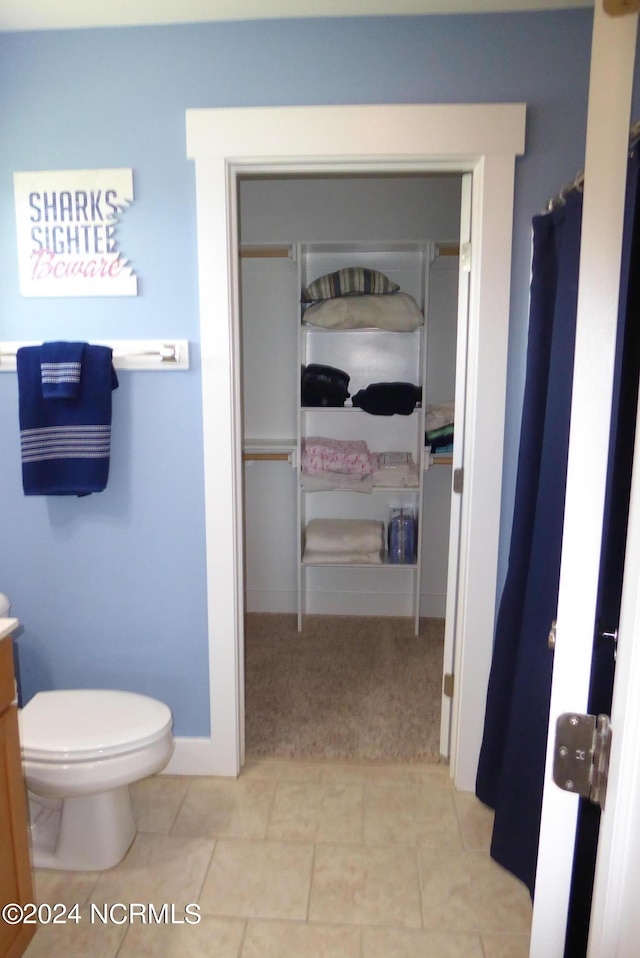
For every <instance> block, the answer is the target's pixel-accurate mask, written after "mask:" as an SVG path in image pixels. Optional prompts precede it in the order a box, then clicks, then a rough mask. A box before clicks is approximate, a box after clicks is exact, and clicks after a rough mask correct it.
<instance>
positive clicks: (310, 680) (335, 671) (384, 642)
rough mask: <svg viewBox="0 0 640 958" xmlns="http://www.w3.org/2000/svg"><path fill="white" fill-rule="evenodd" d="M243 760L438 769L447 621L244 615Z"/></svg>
mask: <svg viewBox="0 0 640 958" xmlns="http://www.w3.org/2000/svg"><path fill="white" fill-rule="evenodd" d="M245 636H246V638H245V677H246V678H245V712H246V753H247V757H249V758H251V757H259V756H260V757H265V756H269V757H274V758H275V757H280V758H282V757H287V758H300V759H304V758H315V759H317V758H326V759H352V760H360V761H363V760H366V761H372V760H373V761H388V762H438V761H439V734H440V689H441V685H442V653H443V638H444V621H443V620H442V619H423V620H422V621H421V627H420V635H418V636H416V635H414V634H413V621H412V620H410V619H395V618H363V617H355V616H321V615H316V616H307V617H306V619H305V625H304V629H303V631H302V632H301V633H299V632H298V631H297V629H296V617H295V616H294V615H278V614H272V613H268V614H262V613H250V614H249V615H247V618H246V630H245Z"/></svg>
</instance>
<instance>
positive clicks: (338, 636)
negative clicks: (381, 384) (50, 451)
mask: <svg viewBox="0 0 640 958" xmlns="http://www.w3.org/2000/svg"><path fill="white" fill-rule="evenodd" d="M462 179H463V178H462V176H461V175H460V174H445V173H424V174H409V173H406V174H394V175H383V176H380V175H378V174H375V173H369V174H365V173H360V174H349V175H347V174H343V175H338V176H332V175H330V174H325V175H322V176H303V175H295V176H279V175H275V176H260V175H257V176H240V177H239V178H238V199H239V203H238V213H239V228H238V232H239V237H240V249H239V276H240V291H241V316H240V330H241V353H242V369H241V379H242V388H241V393H242V405H243V416H242V418H243V459H244V542H245V569H244V573H245V579H244V592H245V602H246V607H245V611H246V617H245V623H244V624H245V646H244V652H245V718H246V747H247V754H248V755H249V756H250V757H257V756H258V755H261V756H264V755H268V756H271V757H285V756H286V757H292V756H293V757H299V758H310V757H321V758H327V757H333V758H341V759H343V758H346V759H348V758H356V759H365V760H366V759H376V760H387V761H391V760H408V761H416V760H422V761H438V760H439V759H440V756H441V754H442V755H444V756H445V757H448V748H449V723H448V711H449V703H448V701H446V702H445V703H444V708H445V723H444V725H445V728H444V729H443V734H442V735H441V734H440V726H441V711H442V709H443V704H442V687H443V661H444V633H445V616H446V614H447V609H448V610H449V614H450V615H453V614H454V610H455V603H454V601H452V599H451V597H450V599H449V601H448V602H447V578H448V576H449V579H450V580H452V581H450V587H451V588H453V590H454V592H455V588H456V578H457V545H458V541H459V525H460V511H459V509H457V510H456V512H455V516H454V517H451V498H452V491H451V489H452V471H453V459H454V456H453V430H452V428H450V427H451V424H452V422H453V418H452V410H453V406H454V397H455V395H456V363H458V364H459V365H460V367H461V370H462V380H463V381H462V383H461V384H458V385H459V395H458V406H459V408H460V409H461V415H460V417H459V420H458V423H457V426H456V433H457V434H458V441H459V443H460V446H461V444H462V437H463V435H464V430H463V421H462V416H463V414H464V372H465V358H466V357H465V347H466V319H467V316H466V303H465V309H464V311H463V313H462V314H461V315H460V316H459V314H458V289H459V285H460V282H459V244H460V226H461V199H462ZM309 244H311V245H312V247H313V249H314V250H315V251H316V252H315V256H316V257H319V258H318V261H317V263H315V262H314V265H315V268H316V272H317V271H318V270H321V271H322V270H326V269H330V268H332V267H333V266H336V267H340V266H341V265H344V266H354V265H356V264H363V265H364V266H365V267H373V266H374V265H375V266H376V267H377V268H378V269H384V270H387V271H388V272H389V274H390V277H391V279H392V280H394V281H395V280H398V281H399V282H398V284H397V285H401V287H402V290H403V292H402V293H401V295H402V296H403V297H408V296H409V292H408V290H409V289H411V290H412V291H413V292H414V293H415V295H416V296H417V297H418V298H419V299H421V300H423V302H421V306H422V307H423V315H424V317H425V322H424V327H423V328H422V330H421V336H420V338H419V339H417V340H414V339H413V338H412V334H410V335H409V337H407V336H403V335H398V334H392V335H391V336H388V337H386V339H385V337H382V341H383V343H384V345H383V346H382V349H383V350H384V351H385V352H389V351H394V350H395V349H397V350H399V351H400V350H402V349H406V350H408V351H409V352H410V353H411V352H412V351H413V350H414V349H417V350H418V351H420V350H424V353H425V356H424V360H425V362H424V367H423V372H422V373H421V369H420V368H419V367H420V364H419V363H417V367H416V369H415V370H414V369H413V368H411V367H409V369H410V371H409V372H407V373H406V375H412V374H413V373H415V376H414V377H412V378H416V379H418V381H419V385H420V388H421V398H422V402H421V403H420V404H419V407H420V406H422V405H424V407H425V411H426V423H423V419H422V416H421V409H420V408H418V409H417V410H415V411H414V413H412V416H413V422H414V423H417V424H418V426H417V431H418V434H419V435H418V437H417V438H418V439H419V440H420V441H421V444H422V445H424V443H425V428H424V427H425V424H426V427H427V430H428V432H427V436H430V437H431V442H432V443H433V449H432V450H431V452H430V451H429V449H427V450H425V452H424V454H423V455H424V460H423V461H421V459H420V457H419V455H416V453H419V452H420V451H419V450H415V449H414V456H415V458H416V459H417V461H418V464H419V466H420V468H421V470H422V473H423V475H422V479H421V482H420V484H419V492H418V491H416V492H411V491H410V490H407V489H404V490H399V489H396V490H394V491H393V492H391V493H388V492H387V491H386V489H384V488H378V487H376V488H375V489H374V490H372V489H371V488H370V484H368V483H367V480H366V478H365V481H364V482H362V483H359V482H358V486H362V487H363V488H359V492H360V493H361V494H358V495H353V494H351V495H350V494H349V493H347V494H346V495H345V493H344V491H341V489H342V487H340V486H339V487H338V490H337V492H336V490H335V489H333V490H332V492H330V493H329V494H326V493H324V496H325V497H326V499H327V502H326V503H325V505H324V509H325V510H328V511H329V513H330V514H331V515H332V516H333V515H336V514H338V513H340V511H341V509H342V510H343V511H344V514H345V515H346V516H349V517H350V518H349V521H351V518H352V517H353V516H354V515H359V514H362V515H364V516H371V515H373V514H379V515H381V516H382V519H383V528H385V527H386V522H385V521H384V520H385V519H386V515H385V511H386V510H387V509H388V508H389V505H390V503H391V505H394V504H395V505H400V504H403V505H404V507H405V512H407V511H409V512H410V513H411V515H412V517H413V516H414V515H415V518H416V520H417V523H418V530H419V537H420V544H419V545H420V548H419V550H418V549H416V556H415V560H416V565H417V568H416V569H415V570H413V569H412V570H409V569H408V568H404V569H398V568H397V567H392V568H388V567H383V568H382V569H381V568H380V567H379V566H378V567H376V568H375V569H371V568H368V569H367V568H358V569H357V570H354V569H353V568H348V567H345V566H344V565H338V566H337V567H336V568H335V569H332V570H331V571H330V572H329V573H328V575H327V574H326V572H327V570H326V569H322V571H321V572H320V574H319V575H318V574H316V575H315V578H314V573H313V572H312V571H311V570H307V569H303V570H299V569H298V568H297V566H298V561H299V556H298V552H297V543H296V539H297V537H298V536H299V535H300V534H301V529H300V525H301V516H302V515H304V514H305V512H307V513H309V512H311V511H312V510H313V509H314V506H315V507H316V508H315V511H318V510H320V511H322V508H323V506H317V501H318V500H322V498H323V493H322V491H321V492H320V494H318V495H315V494H312V493H305V492H304V491H303V492H302V493H301V495H302V497H303V499H302V501H301V500H300V499H298V489H297V486H298V481H299V478H300V474H299V472H298V469H297V468H296V462H295V457H296V455H297V454H299V451H300V447H299V446H298V433H299V430H300V428H301V427H302V429H303V431H304V429H305V428H306V432H307V435H308V434H309V433H311V434H314V433H317V432H321V433H331V435H332V436H334V435H337V434H340V435H347V436H356V435H358V436H360V435H365V434H366V435H367V436H368V439H369V445H372V448H373V449H377V450H378V451H380V450H381V449H388V450H393V451H394V452H395V453H400V452H401V450H403V449H404V448H405V446H404V445H403V443H404V442H405V441H406V434H407V426H408V431H409V433H410V434H411V431H412V430H415V429H416V426H415V425H411V424H410V423H411V420H410V419H408V418H407V417H403V416H400V415H394V416H392V417H388V416H385V417H376V416H369V415H365V414H364V413H362V412H361V413H360V414H359V416H360V418H359V421H358V422H357V423H356V424H355V425H354V422H355V419H356V418H357V417H358V412H357V410H355V409H354V410H353V412H355V413H356V416H355V417H354V415H352V414H351V413H348V414H347V417H346V418H347V425H346V426H345V425H344V424H345V416H344V415H343V413H342V412H340V413H339V414H338V416H337V421H336V417H335V416H334V417H332V416H331V415H327V413H328V410H326V409H325V410H324V411H323V412H321V413H320V415H319V417H313V420H314V424H313V425H307V423H306V422H304V420H305V419H306V420H309V419H311V418H312V416H311V414H308V415H307V416H306V417H305V416H303V417H302V418H303V422H300V421H299V420H298V410H297V396H298V389H297V386H298V383H297V379H298V377H299V374H300V362H301V357H300V355H299V350H300V343H299V329H298V327H299V325H300V292H301V291H300V288H299V286H300V276H301V273H302V271H303V270H304V269H305V268H306V259H305V257H308V256H309V255H311V254H309V253H307V252H306V251H307V250H308V249H309V248H310V246H309ZM325 244H326V246H325ZM411 244H415V247H416V249H417V250H418V253H416V252H415V251H414V250H411V251H409V250H410V246H411ZM325 249H326V250H327V251H328V252H325ZM299 259H302V260H304V262H302V263H301V262H298V260H299ZM383 275H385V274H383ZM383 295H384V294H383ZM342 302H343V303H345V304H346V302H347V301H344V300H343V301H342ZM348 302H349V304H350V303H353V300H349V301H348ZM396 302H400V299H399V297H395V299H394V298H393V297H392V298H391V299H389V297H388V296H387V298H386V299H384V298H383V299H380V298H378V300H377V301H375V302H374V305H375V306H378V305H379V304H382V305H389V304H390V303H391V304H392V305H391V308H392V309H393V308H394V305H393V304H395V303H396ZM412 302H415V300H414V299H413V298H412ZM360 305H361V307H363V308H366V306H367V303H366V301H365V300H361V301H360ZM380 308H382V307H381V306H380ZM459 324H460V326H461V329H460V334H459V335H458V334H457V328H458V325H459ZM303 338H304V337H303ZM329 338H330V337H327V336H324V335H321V336H320V341H321V342H322V343H323V344H324V343H326V341H327V339H329ZM374 338H375V334H374ZM336 339H337V342H338V344H339V346H340V347H342V349H341V350H340V349H339V351H338V355H339V356H340V358H341V361H343V362H345V363H346V365H347V366H348V367H349V370H350V372H353V366H354V365H355V366H356V367H357V365H358V363H359V360H360V357H361V355H362V354H363V352H365V351H366V350H374V349H375V346H374V345H372V337H371V335H370V334H364V336H362V337H361V338H360V339H358V336H357V334H355V335H354V333H353V331H352V332H351V333H348V334H347V335H346V336H343V337H342V341H341V342H340V336H339V334H338V336H337V337H336ZM378 340H380V337H378ZM398 340H400V341H401V345H399V346H396V343H397V341H398ZM403 340H408V342H404V343H403V342H402V341H403ZM334 341H335V340H334ZM345 341H346V342H347V343H348V344H353V346H352V347H351V348H349V347H347V349H346V354H345V349H344V344H345ZM457 346H458V348H457ZM416 360H417V357H416ZM379 362H380V361H379V358H378V357H377V356H376V357H375V360H374V366H373V367H372V368H367V372H368V373H369V374H370V375H374V376H378V377H380V376H383V375H384V373H385V372H388V369H389V367H388V366H387V364H386V363H385V362H381V363H380V365H379ZM402 370H403V372H406V371H405V368H404V366H402ZM350 404H351V399H346V401H345V405H346V406H347V408H348V407H349V406H350ZM449 410H451V413H449ZM340 417H342V421H341V422H340ZM332 419H333V422H332V421H331V420H332ZM363 419H364V420H365V422H364V423H363V421H362V420H363ZM349 420H350V421H349ZM445 420H446V422H445ZM420 427H422V429H421V428H420ZM332 429H333V430H334V432H333V433H332V432H331V430H332ZM363 441H364V440H363V439H358V440H357V443H358V444H359V445H361V444H362V442H363ZM329 442H335V439H330V440H329ZM411 444H413V445H414V446H415V445H416V438H415V437H412V436H411V435H410V438H409V441H408V442H407V443H406V445H411ZM367 448H368V447H367ZM375 455H376V453H372V454H371V457H370V458H372V459H374V458H375ZM408 455H409V456H411V455H412V454H411V452H409V453H408ZM457 459H458V460H459V461H461V460H462V453H461V448H460V449H458V451H457ZM292 465H293V467H294V468H292ZM316 465H317V464H316V463H315V462H314V464H313V467H312V468H315V466H316ZM360 465H361V463H360V462H358V467H360ZM365 466H367V467H368V462H367V463H365ZM423 467H424V468H423ZM417 472H418V470H417V468H416V475H415V482H416V484H417V479H418V476H417ZM325 478H326V477H325ZM352 478H353V477H351V478H349V479H347V480H346V483H347V484H348V485H349V487H351V486H352V485H353V483H352V481H351V479H352ZM411 478H412V481H413V480H414V477H413V476H412V477H411ZM304 479H305V480H307V482H308V483H310V484H311V487H312V489H314V488H315V486H314V483H315V484H316V485H317V484H318V482H319V483H320V485H321V486H322V485H324V484H325V483H324V480H323V479H320V480H319V479H318V477H317V476H315V475H314V476H313V478H312V479H311V478H309V477H308V476H307V475H304ZM340 479H341V480H342V481H343V486H344V482H345V479H344V474H343V475H341V476H340ZM383 479H384V477H382V478H381V481H383ZM329 485H331V483H329ZM332 493H336V494H332ZM380 493H383V495H382V496H381V495H380ZM305 496H306V497H308V498H306V499H305ZM296 505H297V507H296ZM452 518H453V525H452V528H453V535H452V542H453V550H452V551H453V552H454V553H456V554H454V555H452V556H451V557H449V532H450V524H452V523H451V519H452ZM307 519H308V516H307ZM332 521H333V520H332ZM367 521H368V520H367ZM383 558H386V556H383ZM305 573H306V575H305ZM308 580H310V581H308ZM414 590H415V592H416V593H417V594H414V595H412V591H414ZM301 608H304V609H305V612H308V613H309V614H305V615H304V621H305V624H304V627H303V629H302V632H298V630H297V629H296V625H295V613H296V610H297V609H298V610H299V609H301ZM414 610H415V616H416V631H418V622H419V623H420V627H419V634H418V635H417V636H414V626H413V619H412V613H413V612H414ZM314 613H315V614H314ZM300 626H301V620H299V622H298V627H299V628H300ZM449 631H450V633H451V634H453V630H452V624H451V623H450V624H449ZM449 669H451V666H449ZM451 671H452V669H451Z"/></svg>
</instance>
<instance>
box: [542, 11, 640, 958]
mask: <svg viewBox="0 0 640 958" xmlns="http://www.w3.org/2000/svg"><path fill="white" fill-rule="evenodd" d="M632 21H633V22H632ZM636 31H637V16H636V17H634V18H622V19H616V20H613V19H610V18H609V17H607V16H606V15H605V14H604V12H603V11H602V9H601V8H600V4H596V8H595V15H594V32H593V46H592V54H591V77H590V84H589V113H588V121H587V142H586V156H585V185H584V200H583V214H582V235H581V248H580V278H579V285H578V311H577V333H576V347H575V363H574V378H573V393H572V408H571V425H570V438H569V459H568V470H567V487H566V505H565V518H564V526H563V542H562V559H561V568H560V591H559V597H558V615H557V630H556V646H555V653H554V665H553V682H552V691H551V708H550V715H549V739H548V745H547V768H546V773H545V786H544V798H543V805H542V822H541V832H540V843H539V850H538V867H537V872H536V892H535V898H534V911H533V927H532V934H531V950H530V955H531V958H560V956H562V955H563V953H564V939H565V928H566V919H567V911H568V903H569V893H570V885H571V870H572V864H573V848H574V841H575V831H576V819H577V811H578V798H577V796H575V795H571V794H570V793H568V792H564V791H561V790H560V789H559V788H558V787H557V786H556V785H554V783H553V780H552V778H551V775H552V764H553V747H554V742H555V726H556V721H557V718H558V716H559V715H560V714H562V713H563V712H570V711H576V712H585V711H586V707H587V699H588V688H589V675H590V671H591V654H592V646H593V635H594V627H595V612H596V598H597V590H598V575H599V566H600V552H601V543H602V519H603V513H604V499H605V490H606V480H607V465H608V463H607V457H606V456H605V455H604V454H603V452H602V450H603V449H605V448H606V442H607V438H608V435H609V421H610V417H611V396H612V387H613V368H614V359H615V342H616V326H617V316H618V294H619V285H620V264H621V252H622V225H623V217H624V194H625V181H626V168H627V148H628V136H629V121H630V108H631V92H632V84H633V68H634V59H635V48H636ZM596 437H597V440H596ZM596 441H597V444H598V446H599V452H597V453H596V451H595V443H596ZM636 471H637V470H636ZM636 480H637V477H636ZM627 586H628V582H627V581H626V577H625V589H626V591H627V594H628V588H627ZM634 587H636V588H637V585H636V584H635V583H634ZM549 624H550V625H551V623H549ZM620 640H621V641H623V636H622V635H621V636H620ZM620 667H621V663H619V665H618V669H620ZM617 685H618V681H616V686H617ZM619 732H620V729H618V730H617V731H616V729H614V733H613V737H614V741H615V740H616V738H617V735H618V734H619ZM616 785H617V781H616V779H615V778H614V779H613V781H612V783H611V787H610V790H609V794H608V797H607V804H608V805H612V806H613V807H616V805H617V803H618V799H619V796H618V795H617V794H616V792H617V789H616ZM608 814H609V813H608V811H605V813H604V818H603V823H604V822H606V820H607V816H608ZM601 845H602V843H601ZM617 864H618V865H620V864H621V859H619V860H618V863H617ZM614 870H615V869H614ZM600 895H604V896H605V898H604V899H601V900H602V901H603V902H604V901H605V900H606V898H607V893H606V889H605V888H604V886H600V887H598V884H596V888H595V902H598V898H599V896H600ZM612 903H613V902H612V900H611V899H609V904H610V905H611V904H612ZM609 930H610V931H611V927H610V929H609ZM615 934H616V932H615V930H614V935H615ZM634 945H635V947H636V952H634V953H637V940H636V941H635V943H634ZM589 954H590V955H592V956H593V958H605V956H606V958H615V956H616V955H618V954H619V952H618V951H614V950H609V949H608V948H607V949H605V950H604V951H601V950H595V946H594V947H593V948H592V949H591V950H590V952H589ZM625 954H631V953H630V952H627V953H625Z"/></svg>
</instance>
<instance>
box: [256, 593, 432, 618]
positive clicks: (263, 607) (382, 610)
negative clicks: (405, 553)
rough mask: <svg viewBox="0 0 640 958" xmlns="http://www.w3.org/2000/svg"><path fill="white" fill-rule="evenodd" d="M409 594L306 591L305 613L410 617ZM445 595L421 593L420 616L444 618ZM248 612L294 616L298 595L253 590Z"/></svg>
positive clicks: (411, 602) (410, 604) (410, 599)
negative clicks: (292, 614) (290, 614)
mask: <svg viewBox="0 0 640 958" xmlns="http://www.w3.org/2000/svg"><path fill="white" fill-rule="evenodd" d="M412 605H413V601H412V598H411V596H410V595H403V594H401V593H389V592H381V593H375V592H307V595H306V607H307V608H306V610H307V612H309V613H311V614H316V615H374V616H410V615H412V614H413V609H412ZM446 605H447V597H446V595H430V594H426V593H424V592H423V593H422V595H421V597H420V615H421V616H422V617H423V618H428V619H444V617H445V611H446ZM246 610H247V612H279V613H295V612H297V610H298V605H297V598H296V594H295V592H277V591H275V590H274V591H268V590H263V591H260V590H252V591H250V592H247V608H246Z"/></svg>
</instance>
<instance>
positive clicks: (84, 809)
mask: <svg viewBox="0 0 640 958" xmlns="http://www.w3.org/2000/svg"><path fill="white" fill-rule="evenodd" d="M29 806H30V813H31V844H32V855H33V865H34V867H35V868H56V869H61V870H66V871H102V870H103V869H105V868H113V866H114V865H117V864H118V862H119V861H121V860H122V859H123V858H124V856H125V854H126V853H127V851H128V849H129V847H130V845H131V843H132V841H133V839H134V838H135V834H136V825H135V820H134V817H133V809H132V807H131V797H130V795H129V786H128V785H121V786H119V787H118V788H112V789H110V790H108V791H106V792H99V793H98V794H97V795H82V796H79V797H73V798H63V799H42V798H40V797H38V796H37V795H34V794H33V793H30V794H29Z"/></svg>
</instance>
